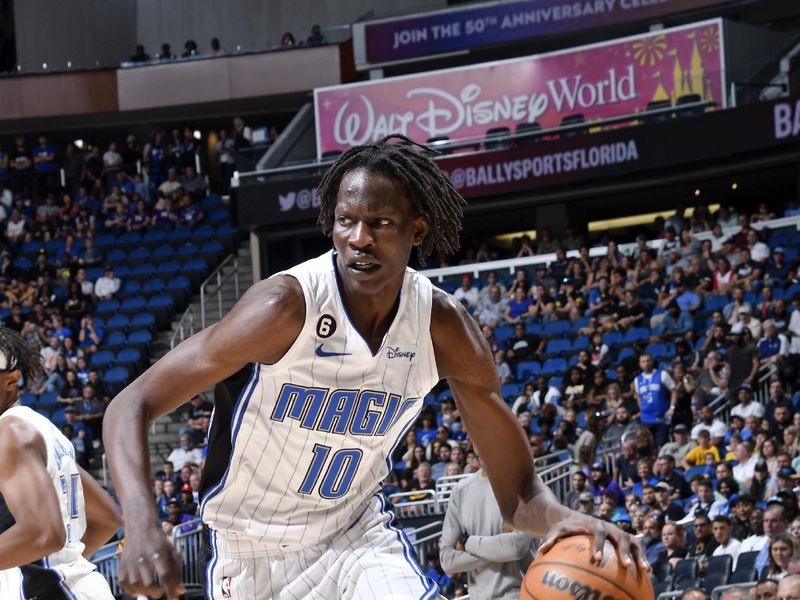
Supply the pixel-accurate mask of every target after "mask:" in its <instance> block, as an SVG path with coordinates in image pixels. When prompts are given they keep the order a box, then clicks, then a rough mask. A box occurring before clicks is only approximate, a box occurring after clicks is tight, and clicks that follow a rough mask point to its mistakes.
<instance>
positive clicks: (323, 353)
mask: <svg viewBox="0 0 800 600" xmlns="http://www.w3.org/2000/svg"><path fill="white" fill-rule="evenodd" d="M322 346H323V344H320V345H319V346H317V350H316V352H315V354H316V355H317V356H321V357H322V358H325V357H326V356H350V354H351V353H350V352H326V351H325V350H323V349H322Z"/></svg>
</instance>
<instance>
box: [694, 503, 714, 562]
mask: <svg viewBox="0 0 800 600" xmlns="http://www.w3.org/2000/svg"><path fill="white" fill-rule="evenodd" d="M692 538H693V539H694V542H693V543H692V544H690V545H689V549H688V552H687V557H688V558H692V557H694V558H701V557H702V558H704V559H707V558H710V557H711V556H712V555H713V554H714V552H715V550H716V548H717V543H718V542H717V540H716V539H715V536H714V534H713V533H712V524H711V519H709V518H708V515H706V514H704V513H702V512H700V513H698V514H697V516H695V518H694V521H693V522H692Z"/></svg>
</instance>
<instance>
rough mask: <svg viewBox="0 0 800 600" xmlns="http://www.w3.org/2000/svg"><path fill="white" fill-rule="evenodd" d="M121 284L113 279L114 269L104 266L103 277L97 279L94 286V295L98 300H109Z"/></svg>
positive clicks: (116, 279) (117, 279)
mask: <svg viewBox="0 0 800 600" xmlns="http://www.w3.org/2000/svg"><path fill="white" fill-rule="evenodd" d="M120 285H121V282H120V280H119V278H117V277H114V268H113V267H112V266H111V265H106V272H105V275H103V276H102V277H99V278H98V279H97V281H96V282H95V284H94V293H95V295H96V296H97V298H98V299H99V300H110V299H111V298H113V296H114V294H116V293H117V292H118V291H119V288H120Z"/></svg>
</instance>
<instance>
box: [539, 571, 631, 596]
mask: <svg viewBox="0 0 800 600" xmlns="http://www.w3.org/2000/svg"><path fill="white" fill-rule="evenodd" d="M542 583H543V584H544V585H546V586H549V587H552V588H555V589H557V590H559V591H562V592H567V591H568V592H569V593H570V594H571V595H572V597H573V598H575V600H616V598H614V597H613V596H603V595H601V594H602V592H601V591H600V590H596V589H594V588H593V587H591V586H588V585H586V584H583V583H581V582H580V581H574V580H572V579H570V578H569V577H567V576H566V575H563V574H561V573H559V572H558V571H545V572H544V575H543V576H542Z"/></svg>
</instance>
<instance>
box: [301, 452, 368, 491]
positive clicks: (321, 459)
mask: <svg viewBox="0 0 800 600" xmlns="http://www.w3.org/2000/svg"><path fill="white" fill-rule="evenodd" d="M312 452H313V453H314V456H313V458H312V459H311V465H309V467H308V471H307V472H306V477H305V479H304V480H303V485H301V486H300V489H299V490H298V491H299V492H300V493H301V494H313V493H314V490H315V489H316V488H317V487H319V495H320V496H322V497H323V498H326V499H328V500H335V499H336V498H341V497H342V496H344V495H345V494H346V493H347V492H348V491H349V490H350V486H351V485H352V483H353V479H354V478H355V476H356V471H358V465H359V463H361V457H362V455H363V454H364V453H363V452H362V451H361V450H359V449H357V448H353V449H345V450H338V451H337V452H334V453H333V456H331V457H330V461H328V457H329V456H330V454H331V448H330V446H323V445H322V444H314V449H313V450H312ZM323 471H324V474H323Z"/></svg>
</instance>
